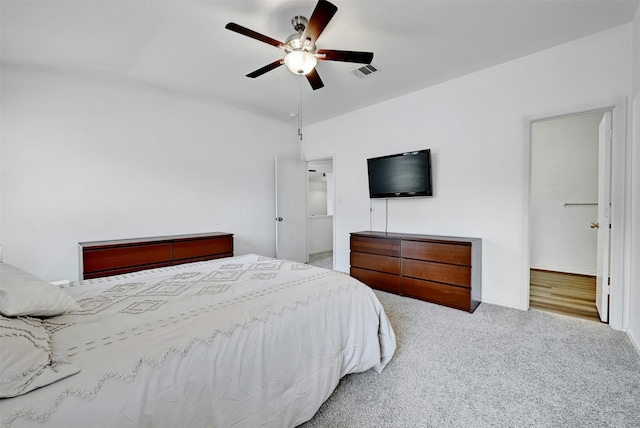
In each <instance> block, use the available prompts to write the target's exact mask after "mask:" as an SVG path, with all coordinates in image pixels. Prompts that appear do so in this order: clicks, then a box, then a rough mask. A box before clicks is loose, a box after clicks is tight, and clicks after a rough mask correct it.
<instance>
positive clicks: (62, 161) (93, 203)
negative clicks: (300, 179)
mask: <svg viewBox="0 0 640 428" xmlns="http://www.w3.org/2000/svg"><path fill="white" fill-rule="evenodd" d="M1 77H2V82H1V83H2V101H1V102H2V104H1V107H2V129H1V133H2V134H1V137H2V165H1V166H2V183H1V185H2V187H1V190H2V196H1V201H2V204H1V210H2V217H1V219H2V223H1V229H2V233H1V243H2V249H3V258H4V261H5V262H7V263H12V264H15V265H17V266H19V267H21V268H23V269H26V270H29V271H31V272H33V273H34V274H36V275H39V276H41V277H43V278H44V279H47V280H58V279H63V278H68V279H75V278H77V277H78V249H77V244H78V242H81V241H92V240H103V239H117V238H131V237H145V236H160V235H171V234H183V233H199V232H211V231H224V232H231V233H234V234H235V251H236V253H237V254H242V253H246V252H257V253H261V254H265V255H273V254H274V249H275V232H274V227H273V215H274V196H273V195H274V189H273V185H274V184H273V183H274V179H273V177H274V156H275V155H276V154H280V155H284V156H289V157H295V156H299V155H300V148H299V142H298V141H297V140H296V138H295V137H296V135H295V130H294V129H293V128H291V127H290V126H287V125H284V124H281V123H279V122H275V121H272V120H269V119H265V118H262V117H259V116H255V115H253V114H249V113H244V112H240V111H237V110H232V109H230V108H227V107H224V106H221V105H216V104H214V103H211V102H209V101H207V100H205V99H193V98H187V97H183V96H180V95H177V94H175V93H170V92H167V91H164V90H162V89H159V88H154V87H148V86H143V85H140V84H136V83H133V82H129V81H121V80H112V79H110V78H107V77H104V76H93V77H86V76H79V75H71V74H62V73H60V74H58V73H55V72H44V71H36V70H29V69H24V68H12V67H6V66H5V67H3V68H2V75H1ZM247 124H251V126H247Z"/></svg>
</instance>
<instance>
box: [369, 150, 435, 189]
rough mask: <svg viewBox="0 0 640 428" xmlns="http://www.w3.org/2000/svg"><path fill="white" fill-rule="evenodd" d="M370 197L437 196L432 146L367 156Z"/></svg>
mask: <svg viewBox="0 0 640 428" xmlns="http://www.w3.org/2000/svg"><path fill="white" fill-rule="evenodd" d="M367 168H368V171H369V197H370V198H405V197H412V196H433V183H432V182H431V150H430V149H425V150H418V151H415V152H406V153H398V154H395V155H388V156H381V157H377V158H370V159H367Z"/></svg>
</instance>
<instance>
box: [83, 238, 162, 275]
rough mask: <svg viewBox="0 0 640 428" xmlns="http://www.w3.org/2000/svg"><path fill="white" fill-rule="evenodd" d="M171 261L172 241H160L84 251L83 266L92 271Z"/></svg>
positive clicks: (87, 270) (154, 264)
mask: <svg viewBox="0 0 640 428" xmlns="http://www.w3.org/2000/svg"><path fill="white" fill-rule="evenodd" d="M168 261H169V263H167V262H168ZM170 261H171V243H159V244H147V245H134V246H122V247H118V246H113V247H110V248H109V247H107V248H101V249H96V250H88V251H86V252H85V253H84V260H83V266H84V272H86V273H92V272H98V271H105V270H110V269H120V268H123V267H131V266H146V265H153V267H157V266H160V265H162V266H167V265H170V264H171V263H170ZM118 273H121V272H118Z"/></svg>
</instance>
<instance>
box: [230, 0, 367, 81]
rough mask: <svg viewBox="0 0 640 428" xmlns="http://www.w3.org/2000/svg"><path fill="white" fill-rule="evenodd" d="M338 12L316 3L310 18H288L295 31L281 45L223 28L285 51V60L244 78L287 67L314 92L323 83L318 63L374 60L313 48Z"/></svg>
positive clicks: (252, 33)
mask: <svg viewBox="0 0 640 428" xmlns="http://www.w3.org/2000/svg"><path fill="white" fill-rule="evenodd" d="M337 11H338V8H337V7H336V6H335V5H333V4H332V3H330V2H328V1H327V0H319V1H318V4H316V7H315V9H314V10H313V13H312V14H311V18H310V19H307V18H305V17H304V16H295V17H293V19H291V24H292V25H293V28H294V29H295V30H296V31H297V32H296V33H294V34H292V35H290V36H289V37H287V39H286V41H285V42H284V43H282V42H280V41H278V40H276V39H272V38H271V37H268V36H265V35H263V34H260V33H257V32H255V31H253V30H250V29H248V28H246V27H243V26H241V25H238V24H236V23H233V22H230V23H228V24H227V25H226V26H225V28H226V29H227V30H231V31H235V32H236V33H240V34H242V35H244V36H247V37H251V38H252V39H256V40H259V41H261V42H264V43H267V44H270V45H271V46H275V47H277V48H279V49H282V50H283V51H284V52H285V56H284V58H281V59H279V60H277V61H274V62H272V63H271V64H268V65H265V66H264V67H262V68H259V69H257V70H255V71H253V72H251V73H249V74H247V77H251V78H256V77H258V76H262V75H263V74H265V73H266V72H268V71H271V70H273V69H276V68H278V67H280V66H281V65H282V64H286V66H287V67H288V68H289V70H291V72H292V73H294V74H298V75H305V76H306V77H307V80H308V81H309V83H310V84H311V87H312V88H313V89H314V90H316V89H320V88H322V87H324V83H322V79H320V76H319V75H318V72H317V70H316V64H317V62H318V60H321V61H342V62H354V63H358V64H370V63H371V60H372V59H373V52H357V51H338V50H331V49H317V48H316V41H317V40H318V37H320V34H321V33H322V31H323V30H324V29H325V27H326V26H327V24H329V21H331V18H333V15H335V13H336V12H337Z"/></svg>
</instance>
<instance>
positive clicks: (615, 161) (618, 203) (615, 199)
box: [520, 97, 629, 330]
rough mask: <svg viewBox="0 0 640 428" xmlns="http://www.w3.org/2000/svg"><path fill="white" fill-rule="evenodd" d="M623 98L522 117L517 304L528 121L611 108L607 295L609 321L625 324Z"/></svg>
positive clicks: (525, 243)
mask: <svg viewBox="0 0 640 428" xmlns="http://www.w3.org/2000/svg"><path fill="white" fill-rule="evenodd" d="M626 106H627V99H626V98H625V97H622V98H616V99H614V100H611V101H608V102H602V103H596V104H592V105H587V106H582V107H575V108H571V109H566V110H561V111H557V112H553V113H550V114H545V115H540V116H535V117H529V118H527V119H526V120H525V129H524V132H525V145H526V146H525V165H524V166H525V167H524V168H523V169H524V174H525V177H524V180H523V182H524V183H525V189H523V195H524V197H523V213H524V215H523V228H522V229H523V239H522V255H523V260H522V266H523V268H522V277H523V278H522V284H521V290H522V294H521V301H520V306H521V308H522V309H524V310H528V309H529V294H530V280H531V278H530V271H529V270H530V266H531V253H530V252H531V160H532V157H531V150H532V124H533V123H534V122H540V121H543V120H551V119H558V118H561V117H567V116H573V115H577V114H584V113H592V112H596V111H606V110H611V112H612V125H613V137H612V142H611V217H610V218H611V246H610V251H611V254H610V257H611V264H610V277H611V291H610V295H609V325H610V326H611V327H612V328H613V329H615V330H624V329H625V328H626V324H628V318H629V317H628V302H627V301H626V300H627V299H626V298H625V296H628V290H627V288H628V283H627V281H625V280H624V279H625V276H624V267H625V265H624V254H625V251H624V249H625V238H624V237H625V228H626V225H625V193H626V159H625V154H626V138H627V136H626V120H627V108H626Z"/></svg>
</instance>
